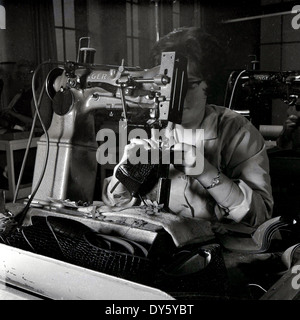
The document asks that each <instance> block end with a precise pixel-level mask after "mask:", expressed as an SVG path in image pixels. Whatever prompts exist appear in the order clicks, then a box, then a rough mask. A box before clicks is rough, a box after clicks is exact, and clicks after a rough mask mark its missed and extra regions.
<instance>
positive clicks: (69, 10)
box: [64, 0, 75, 28]
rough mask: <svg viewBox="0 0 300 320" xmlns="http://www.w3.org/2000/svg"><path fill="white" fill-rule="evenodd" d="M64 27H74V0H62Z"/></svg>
mask: <svg viewBox="0 0 300 320" xmlns="http://www.w3.org/2000/svg"><path fill="white" fill-rule="evenodd" d="M64 11H65V27H67V28H75V11H74V0H64Z"/></svg>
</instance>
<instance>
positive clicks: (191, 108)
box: [181, 65, 207, 128]
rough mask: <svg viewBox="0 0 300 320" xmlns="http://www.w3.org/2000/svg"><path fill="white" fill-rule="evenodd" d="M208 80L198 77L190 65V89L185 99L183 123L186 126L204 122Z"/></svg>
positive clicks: (193, 126)
mask: <svg viewBox="0 0 300 320" xmlns="http://www.w3.org/2000/svg"><path fill="white" fill-rule="evenodd" d="M206 88H207V85H206V82H205V81H203V80H202V79H200V78H199V77H196V76H194V75H193V74H192V72H191V71H190V68H189V65H188V90H187V94H186V97H185V100H184V108H183V114H182V122H181V125H182V126H183V127H186V128H197V127H198V125H199V124H200V123H201V122H202V120H203V117H204V114H205V106H206V99H207V96H206V93H205V89H206Z"/></svg>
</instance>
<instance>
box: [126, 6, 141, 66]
mask: <svg viewBox="0 0 300 320" xmlns="http://www.w3.org/2000/svg"><path fill="white" fill-rule="evenodd" d="M126 24H127V25H126V39H127V61H126V63H127V64H128V65H130V66H138V65H139V15H138V0H129V1H126Z"/></svg>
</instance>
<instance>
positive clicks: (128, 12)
mask: <svg viewBox="0 0 300 320" xmlns="http://www.w3.org/2000/svg"><path fill="white" fill-rule="evenodd" d="M126 24H127V36H131V4H130V3H128V2H126Z"/></svg>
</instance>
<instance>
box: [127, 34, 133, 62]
mask: <svg viewBox="0 0 300 320" xmlns="http://www.w3.org/2000/svg"><path fill="white" fill-rule="evenodd" d="M127 65H128V66H132V39H131V38H127Z"/></svg>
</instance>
